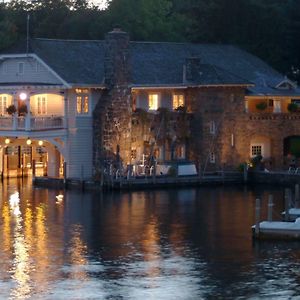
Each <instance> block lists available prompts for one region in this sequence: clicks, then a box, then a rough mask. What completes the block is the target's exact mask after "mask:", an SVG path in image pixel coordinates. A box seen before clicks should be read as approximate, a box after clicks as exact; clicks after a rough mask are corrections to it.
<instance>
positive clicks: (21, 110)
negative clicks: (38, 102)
mask: <svg viewBox="0 0 300 300" xmlns="http://www.w3.org/2000/svg"><path fill="white" fill-rule="evenodd" d="M18 111H19V115H20V116H25V115H26V114H27V113H28V110H27V106H26V105H24V104H23V105H21V106H19V109H18Z"/></svg>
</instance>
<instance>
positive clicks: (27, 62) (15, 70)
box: [0, 57, 61, 84]
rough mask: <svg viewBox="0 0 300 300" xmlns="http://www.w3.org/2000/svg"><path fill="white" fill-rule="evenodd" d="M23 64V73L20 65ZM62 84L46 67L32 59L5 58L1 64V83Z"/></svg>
mask: <svg viewBox="0 0 300 300" xmlns="http://www.w3.org/2000/svg"><path fill="white" fill-rule="evenodd" d="M21 63H23V72H20V71H21V70H20V68H19V65H20V64H21ZM20 82H26V83H44V84H61V81H60V80H59V79H58V78H57V77H56V76H54V74H53V73H51V72H50V71H49V70H48V69H47V68H46V67H45V66H44V65H42V64H41V63H40V62H38V61H37V60H36V59H34V58H32V57H22V58H4V59H3V60H1V62H0V83H20Z"/></svg>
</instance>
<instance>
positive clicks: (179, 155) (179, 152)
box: [176, 145, 185, 159]
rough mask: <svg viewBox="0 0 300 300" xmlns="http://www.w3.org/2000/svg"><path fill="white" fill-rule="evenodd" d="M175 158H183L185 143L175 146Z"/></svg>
mask: <svg viewBox="0 0 300 300" xmlns="http://www.w3.org/2000/svg"><path fill="white" fill-rule="evenodd" d="M176 158H177V159H185V145H179V146H177V147H176Z"/></svg>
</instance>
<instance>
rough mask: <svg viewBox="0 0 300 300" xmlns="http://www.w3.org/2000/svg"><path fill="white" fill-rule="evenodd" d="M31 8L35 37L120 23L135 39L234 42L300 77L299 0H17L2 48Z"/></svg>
mask: <svg viewBox="0 0 300 300" xmlns="http://www.w3.org/2000/svg"><path fill="white" fill-rule="evenodd" d="M27 14H30V36H31V37H44V38H64V39H103V38H104V35H105V33H106V32H108V31H110V30H111V29H112V27H113V26H114V25H116V24H118V25H120V26H121V27H122V28H123V29H124V30H126V31H128V32H129V33H130V36H131V39H132V40H149V41H172V42H173V41H178V42H198V43H225V44H234V45H237V46H239V47H241V48H243V49H245V50H248V51H250V52H251V53H253V54H256V55H257V56H259V57H261V58H262V59H264V60H265V61H267V62H268V63H270V64H271V65H272V66H274V67H275V68H277V69H278V70H280V71H281V72H283V73H284V74H287V75H288V76H289V77H291V78H292V79H297V80H298V81H300V80H299V79H300V74H299V68H300V1H299V0H263V1H262V0H111V1H110V2H109V3H108V8H107V9H106V10H100V9H99V8H98V7H96V6H92V5H90V4H89V3H88V1H87V0H31V1H22V0H21V1H17V0H13V1H11V2H9V3H6V4H5V3H1V4H0V48H2V49H3V48H5V47H8V46H9V45H11V44H12V43H14V42H15V41H16V40H17V39H18V38H20V37H24V36H25V35H26V19H27Z"/></svg>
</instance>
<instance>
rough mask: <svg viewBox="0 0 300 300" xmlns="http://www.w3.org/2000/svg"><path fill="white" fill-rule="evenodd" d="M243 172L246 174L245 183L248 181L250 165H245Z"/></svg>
mask: <svg viewBox="0 0 300 300" xmlns="http://www.w3.org/2000/svg"><path fill="white" fill-rule="evenodd" d="M243 172H244V183H246V182H247V181H248V165H247V163H244V165H243Z"/></svg>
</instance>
